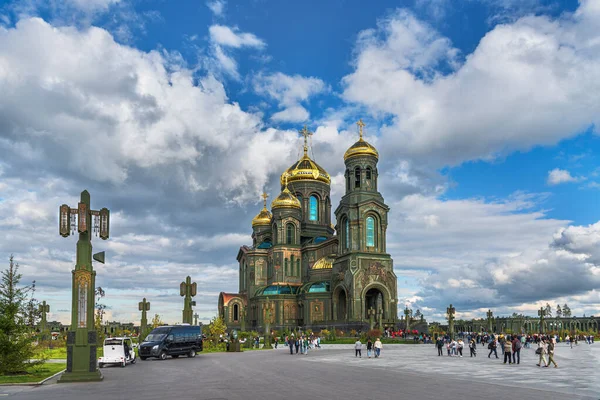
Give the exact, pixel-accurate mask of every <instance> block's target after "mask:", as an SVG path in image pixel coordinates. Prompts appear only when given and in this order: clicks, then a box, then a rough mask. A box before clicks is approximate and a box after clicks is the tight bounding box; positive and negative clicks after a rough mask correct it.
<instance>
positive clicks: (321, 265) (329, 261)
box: [311, 256, 334, 269]
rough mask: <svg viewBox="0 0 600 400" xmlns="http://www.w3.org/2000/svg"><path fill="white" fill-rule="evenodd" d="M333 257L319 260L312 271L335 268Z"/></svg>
mask: <svg viewBox="0 0 600 400" xmlns="http://www.w3.org/2000/svg"><path fill="white" fill-rule="evenodd" d="M333 261H334V258H333V257H329V256H325V257H322V258H320V259H318V260H317V262H316V263H314V264H313V266H312V268H311V269H331V268H333Z"/></svg>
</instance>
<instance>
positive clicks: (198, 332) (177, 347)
mask: <svg viewBox="0 0 600 400" xmlns="http://www.w3.org/2000/svg"><path fill="white" fill-rule="evenodd" d="M202 346H203V341H202V327H201V326H194V325H175V326H161V327H158V328H155V329H153V330H152V332H150V334H149V335H148V336H146V338H145V339H144V341H143V342H142V343H141V344H140V346H139V348H138V351H139V356H140V359H142V360H145V359H146V358H148V357H156V358H158V359H160V360H164V359H166V358H167V356H171V357H173V358H177V357H179V356H181V355H186V356H188V357H196V353H197V352H199V351H202Z"/></svg>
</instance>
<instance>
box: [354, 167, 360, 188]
mask: <svg viewBox="0 0 600 400" xmlns="http://www.w3.org/2000/svg"><path fill="white" fill-rule="evenodd" d="M354 187H355V188H359V187H360V168H359V167H356V169H355V170H354Z"/></svg>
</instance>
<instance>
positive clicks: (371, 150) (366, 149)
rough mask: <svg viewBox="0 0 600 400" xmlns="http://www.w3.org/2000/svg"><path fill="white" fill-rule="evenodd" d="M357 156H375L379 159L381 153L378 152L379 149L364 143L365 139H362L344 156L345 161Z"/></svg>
mask: <svg viewBox="0 0 600 400" xmlns="http://www.w3.org/2000/svg"><path fill="white" fill-rule="evenodd" d="M355 156H374V157H375V158H377V159H379V153H378V152H377V149H376V148H375V147H373V145H371V144H370V143H368V142H366V141H364V140H363V138H360V140H359V141H358V142H356V143H354V144H353V145H352V146H350V148H349V149H348V150H346V153H345V154H344V161H346V160H347V159H349V158H350V157H355Z"/></svg>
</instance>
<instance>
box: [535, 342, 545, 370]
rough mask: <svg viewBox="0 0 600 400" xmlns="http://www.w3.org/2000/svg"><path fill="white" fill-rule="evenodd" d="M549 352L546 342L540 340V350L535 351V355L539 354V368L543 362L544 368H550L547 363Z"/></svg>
mask: <svg viewBox="0 0 600 400" xmlns="http://www.w3.org/2000/svg"><path fill="white" fill-rule="evenodd" d="M547 352H548V345H547V344H546V341H545V340H543V339H542V340H540V341H539V343H538V348H537V349H536V350H535V354H539V356H540V359H539V361H538V363H537V364H536V365H537V366H538V367H541V366H542V365H541V364H542V361H543V362H544V367H547V366H548V363H547V362H546V353H547Z"/></svg>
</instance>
